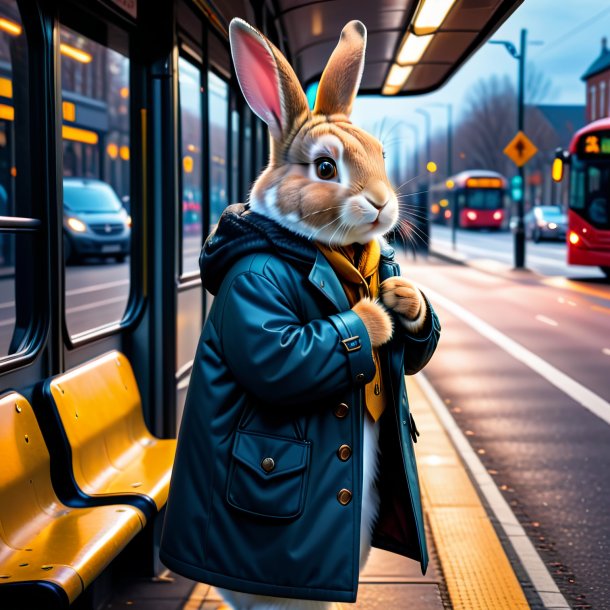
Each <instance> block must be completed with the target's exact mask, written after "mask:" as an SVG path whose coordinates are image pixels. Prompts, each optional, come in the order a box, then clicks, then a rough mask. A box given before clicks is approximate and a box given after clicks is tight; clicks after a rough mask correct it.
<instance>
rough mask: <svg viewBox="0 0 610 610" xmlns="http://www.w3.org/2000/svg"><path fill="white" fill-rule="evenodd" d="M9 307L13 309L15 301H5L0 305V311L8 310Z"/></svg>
mask: <svg viewBox="0 0 610 610" xmlns="http://www.w3.org/2000/svg"><path fill="white" fill-rule="evenodd" d="M10 307H15V301H6V302H5V303H0V309H8V308H10Z"/></svg>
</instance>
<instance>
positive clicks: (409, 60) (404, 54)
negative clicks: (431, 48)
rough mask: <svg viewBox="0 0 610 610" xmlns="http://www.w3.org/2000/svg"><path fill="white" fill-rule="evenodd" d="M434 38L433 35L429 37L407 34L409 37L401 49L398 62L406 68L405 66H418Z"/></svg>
mask: <svg viewBox="0 0 610 610" xmlns="http://www.w3.org/2000/svg"><path fill="white" fill-rule="evenodd" d="M433 37H434V35H433V34H429V35H428V36H415V34H407V37H406V38H405V39H404V42H403V43H402V46H401V47H400V51H399V52H398V58H397V60H396V61H397V62H398V63H399V64H400V65H401V66H404V65H405V64H416V63H417V62H418V61H419V60H420V59H421V58H422V55H423V54H424V53H425V51H426V49H427V48H428V45H429V44H430V41H431V40H432V38H433Z"/></svg>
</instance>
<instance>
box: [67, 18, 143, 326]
mask: <svg viewBox="0 0 610 610" xmlns="http://www.w3.org/2000/svg"><path fill="white" fill-rule="evenodd" d="M60 41H61V42H60V54H61V86H62V119H63V121H62V136H63V218H64V224H63V227H64V229H63V234H64V237H63V240H64V241H63V245H64V259H65V264H66V271H65V278H66V295H65V296H66V298H65V303H66V313H65V315H66V325H67V327H68V331H69V332H70V335H71V336H75V335H79V334H81V333H85V332H89V331H91V330H93V329H97V328H99V327H102V326H106V325H109V324H113V323H117V322H119V321H120V320H121V319H122V318H123V315H124V312H125V308H126V305H127V300H128V296H129V277H130V268H129V263H127V262H126V259H127V257H128V255H129V253H130V245H131V217H130V215H129V210H130V201H129V197H130V192H131V191H130V168H129V164H130V137H129V134H130V125H129V99H130V95H129V59H128V58H127V57H125V55H123V54H121V53H119V52H118V51H116V50H114V49H110V48H108V47H106V46H104V45H102V44H99V43H98V42H96V41H93V40H91V39H89V38H87V37H85V36H83V35H81V34H79V33H78V32H75V31H73V30H71V29H69V28H67V27H65V26H62V27H61V28H60Z"/></svg>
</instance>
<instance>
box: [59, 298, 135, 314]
mask: <svg viewBox="0 0 610 610" xmlns="http://www.w3.org/2000/svg"><path fill="white" fill-rule="evenodd" d="M119 301H124V302H125V304H127V295H123V296H120V297H113V298H112V299H106V300H105V301H96V302H95V303H87V304H86V305H78V306H77V307H70V308H68V309H66V314H70V313H76V312H78V311H87V309H95V308H96V307H101V306H103V305H111V304H112V303H118V302H119Z"/></svg>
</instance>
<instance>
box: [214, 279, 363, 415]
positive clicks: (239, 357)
mask: <svg viewBox="0 0 610 610" xmlns="http://www.w3.org/2000/svg"><path fill="white" fill-rule="evenodd" d="M225 294H226V296H225V300H224V303H223V305H222V310H221V313H220V317H219V318H220V319H219V322H218V328H217V332H218V334H219V337H220V341H221V346H222V350H223V355H224V357H225V359H226V362H227V364H228V366H229V368H230V370H231V372H232V373H233V375H234V376H235V378H236V380H237V381H238V383H239V384H240V385H242V386H243V387H244V388H245V389H246V390H247V391H248V392H251V393H252V394H254V395H255V396H257V397H258V398H259V399H261V400H262V401H264V402H265V403H267V404H303V403H304V402H308V403H310V402H312V401H316V400H317V399H322V398H325V397H327V396H329V395H331V394H336V393H337V392H340V391H342V390H346V389H348V388H349V387H350V386H353V385H360V384H363V383H367V382H369V381H371V380H372V379H373V377H374V375H375V363H374V361H373V356H372V349H371V343H370V340H369V337H368V333H367V331H366V327H365V326H364V323H363V322H362V320H361V319H360V318H359V317H358V315H357V314H355V313H354V312H353V311H352V310H348V311H345V312H342V313H338V314H334V315H331V316H329V317H327V318H321V319H317V320H312V321H310V322H307V323H305V324H304V323H302V322H301V321H300V320H299V318H298V316H297V314H296V312H295V311H294V310H293V308H291V306H290V304H289V302H288V299H287V298H286V296H285V295H284V294H283V292H282V291H281V290H280V289H279V288H278V287H277V286H276V285H275V284H274V283H273V282H272V281H270V280H269V279H268V278H267V277H265V276H263V275H260V274H259V273H256V272H252V271H246V272H243V273H241V274H239V275H237V276H236V277H234V278H233V280H232V281H231V284H230V286H229V288H228V290H227V292H226V293H225ZM348 340H349V341H348Z"/></svg>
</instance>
